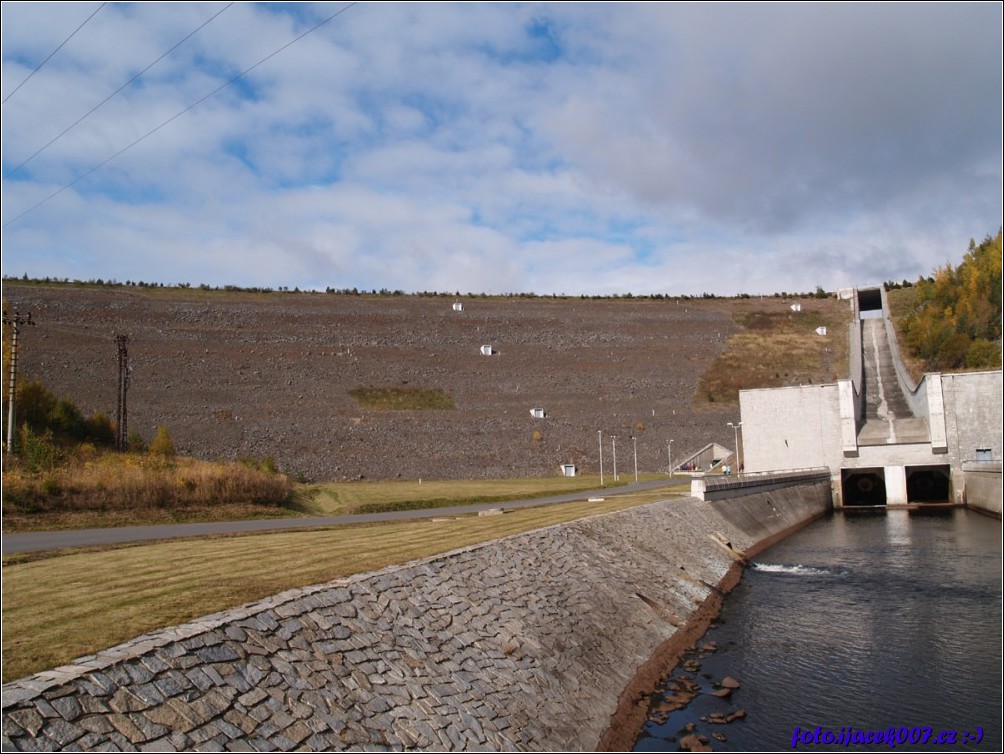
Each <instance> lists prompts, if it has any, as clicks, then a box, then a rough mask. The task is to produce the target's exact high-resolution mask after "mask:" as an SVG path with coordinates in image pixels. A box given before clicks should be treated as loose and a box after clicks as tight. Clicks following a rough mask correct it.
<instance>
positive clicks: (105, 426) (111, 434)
mask: <svg viewBox="0 0 1004 754" xmlns="http://www.w3.org/2000/svg"><path fill="white" fill-rule="evenodd" d="M86 429H87V437H88V439H90V440H91V441H93V442H96V443H97V444H98V445H114V444H115V425H114V424H112V420H111V419H109V418H108V415H107V414H105V413H104V412H103V411H95V412H94V413H93V414H91V416H90V418H88V420H87V422H86Z"/></svg>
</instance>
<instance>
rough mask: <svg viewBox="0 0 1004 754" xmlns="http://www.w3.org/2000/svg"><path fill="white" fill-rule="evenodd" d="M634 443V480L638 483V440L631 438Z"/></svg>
mask: <svg viewBox="0 0 1004 754" xmlns="http://www.w3.org/2000/svg"><path fill="white" fill-rule="evenodd" d="M631 439H632V440H633V441H634V480H635V481H636V482H637V481H638V438H637V437H632V438H631Z"/></svg>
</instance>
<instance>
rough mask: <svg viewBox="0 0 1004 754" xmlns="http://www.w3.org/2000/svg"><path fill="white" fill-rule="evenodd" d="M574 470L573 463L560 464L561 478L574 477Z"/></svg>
mask: <svg viewBox="0 0 1004 754" xmlns="http://www.w3.org/2000/svg"><path fill="white" fill-rule="evenodd" d="M575 474H576V468H575V464H574V463H563V464H561V475H562V476H575Z"/></svg>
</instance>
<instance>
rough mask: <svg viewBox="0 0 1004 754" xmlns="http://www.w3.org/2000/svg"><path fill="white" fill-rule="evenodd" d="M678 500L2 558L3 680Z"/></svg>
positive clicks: (661, 492) (617, 499)
mask: <svg viewBox="0 0 1004 754" xmlns="http://www.w3.org/2000/svg"><path fill="white" fill-rule="evenodd" d="M580 480H581V478H580ZM569 481H575V480H574V479H570V480H569ZM424 484H426V483H423V486H424ZM494 484H496V485H498V484H504V483H501V482H496V483H494ZM360 486H362V485H360ZM687 492H688V489H687V488H686V487H685V486H682V485H678V486H677V487H676V488H675V489H673V490H669V489H667V488H662V489H658V490H653V491H648V492H645V493H638V494H625V495H618V496H613V497H608V498H607V499H606V500H605V501H604V502H595V503H589V502H582V503H565V504H561V505H548V506H541V507H537V508H525V509H519V510H514V511H512V512H509V513H506V514H505V515H502V516H482V517H479V516H462V517H451V518H444V519H433V520H422V521H414V522H395V523H387V524H373V525H357V526H346V527H338V528H330V529H309V530H301V531H294V532H281V533H274V534H256V535H243V536H230V537H214V538H198V539H189V540H176V541H168V542H161V543H156V544H144V545H137V546H131V547H118V548H114V549H103V550H95V551H65V552H56V553H45V554H42V555H37V554H32V555H25V556H12V557H6V558H4V561H3V680H4V681H5V682H6V681H9V680H13V679H16V678H20V677H23V676H25V675H29V674H32V673H36V672H38V671H41V670H45V669H49V668H53V667H56V666H59V665H62V664H65V663H67V662H69V661H71V660H72V659H74V658H76V657H80V656H82V655H87V654H91V653H93V652H95V651H97V650H99V649H103V648H106V647H110V646H114V645H115V644H118V643H121V642H123V641H127V640H129V639H131V638H134V637H136V636H139V635H141V634H144V633H148V632H151V631H155V630H157V629H159V628H164V627H167V626H172V625H177V624H178V623H183V622H185V621H187V620H191V619H193V618H196V617H198V616H200V615H206V614H209V613H214V612H218V611H220V610H225V609H227V608H230V607H235V606H237V605H241V604H244V603H246V602H251V601H254V600H257V599H261V598H263V597H266V596H268V595H271V594H275V593H277V592H281V591H283V590H285V589H290V588H293V587H298V586H307V585H310V584H317V583H324V582H326V581H330V580H332V579H336V578H339V577H343V576H348V575H351V574H354V573H365V572H369V571H373V570H377V569H379V568H383V567H385V566H388V565H391V564H395V563H405V562H408V561H410V560H414V559H417V558H423V557H428V556H430V555H434V554H437V553H441V552H446V551H449V550H452V549H455V548H457V547H463V546H466V545H471V544H476V543H478V542H486V541H490V540H492V539H497V538H499V537H504V536H508V535H510V534H516V533H519V532H525V531H529V530H532V529H537V528H540V527H544V526H550V525H553V524H557V523H561V522H563V521H570V520H573V519H576V518H582V517H585V516H591V515H596V514H600V513H608V512H611V511H615V510H620V509H623V508H627V507H631V506H635V505H642V504H645V503H650V502H654V501H655V500H661V499H665V498H666V497H669V496H671V495H680V494H687ZM681 504H682V503H681Z"/></svg>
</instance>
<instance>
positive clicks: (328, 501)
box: [294, 475, 664, 516]
mask: <svg viewBox="0 0 1004 754" xmlns="http://www.w3.org/2000/svg"><path fill="white" fill-rule="evenodd" d="M645 478H646V479H659V478H664V477H661V476H658V475H646V476H645ZM604 482H606V484H605V487H609V488H614V487H617V486H622V485H623V484H625V483H626V482H620V483H618V484H616V485H615V484H613V483H609V482H607V480H604ZM599 487H600V479H599V477H598V476H577V477H563V476H554V477H540V478H531V479H487V480H486V479H462V480H447V481H442V480H441V481H436V480H412V481H404V480H395V481H387V482H337V483H330V484H310V485H304V486H302V487H300V488H298V490H297V491H296V493H295V495H294V496H295V498H296V501H297V506H298V507H299V508H300V510H302V511H304V512H305V513H310V514H311V515H317V516H341V515H346V514H350V513H378V512H382V511H395V510H414V509H420V508H441V507H446V506H454V505H472V504H475V503H495V502H505V501H507V500H522V499H528V498H535V497H546V496H549V495H562V494H565V493H569V492H580V491H583V490H592V489H598V488H599Z"/></svg>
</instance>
